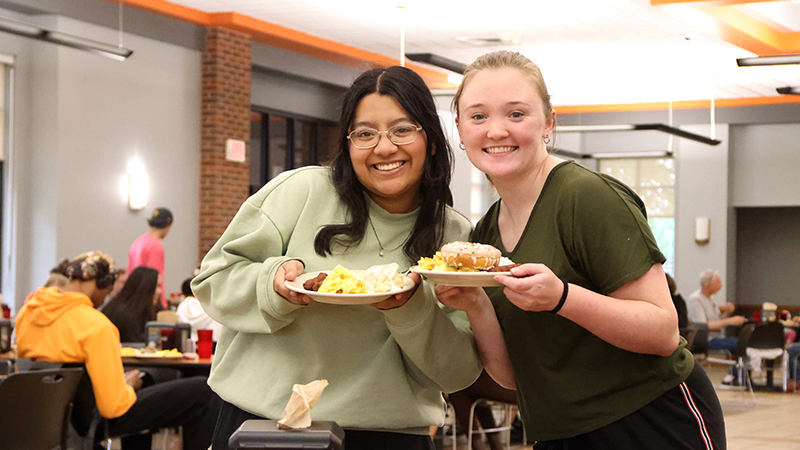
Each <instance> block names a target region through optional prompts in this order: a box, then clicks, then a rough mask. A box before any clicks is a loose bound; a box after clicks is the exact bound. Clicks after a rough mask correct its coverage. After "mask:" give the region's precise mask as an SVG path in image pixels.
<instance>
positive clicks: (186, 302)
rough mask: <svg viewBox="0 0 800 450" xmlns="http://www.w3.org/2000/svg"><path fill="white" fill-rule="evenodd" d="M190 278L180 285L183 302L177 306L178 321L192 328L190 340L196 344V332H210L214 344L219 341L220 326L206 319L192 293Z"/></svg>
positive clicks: (204, 312) (201, 307) (209, 318)
mask: <svg viewBox="0 0 800 450" xmlns="http://www.w3.org/2000/svg"><path fill="white" fill-rule="evenodd" d="M192 278H194V277H189V278H187V279H186V280H184V281H183V284H182V285H181V292H182V293H183V301H182V302H181V303H180V305H178V311H177V313H178V321H179V322H183V323H188V324H189V325H191V326H192V340H193V341H195V342H197V330H212V331H213V335H212V336H213V337H212V339H213V340H214V342H217V340H218V339H219V333H220V331H221V330H222V325H220V323H219V322H217V321H216V320H214V319H212V318H211V317H208V314H206V311H205V310H204V309H203V305H201V304H200V300H198V299H197V298H196V297H195V296H194V293H192Z"/></svg>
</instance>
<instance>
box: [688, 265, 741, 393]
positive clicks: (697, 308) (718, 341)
mask: <svg viewBox="0 0 800 450" xmlns="http://www.w3.org/2000/svg"><path fill="white" fill-rule="evenodd" d="M720 289H722V278H720V276H719V272H717V271H714V270H704V271H703V272H702V273H701V274H700V289H698V290H697V291H695V292H693V293H692V294H691V295H690V296H689V300H688V301H687V302H686V310H687V315H688V317H689V323H691V324H692V326H696V327H700V328H707V329H708V349H709V350H727V351H729V352H730V353H731V354H736V350H737V347H738V346H739V338H737V337H733V336H727V337H726V336H723V333H722V330H723V329H724V328H725V327H727V326H732V325H733V326H738V325H742V324H743V323H745V322H746V321H747V319H746V318H745V317H744V316H732V315H731V314H733V311H734V309H735V307H734V306H733V304H732V303H730V302H728V303H726V304H725V306H724V307H718V306H717V304H716V303H715V302H714V300H712V299H711V296H712V295H714V294H716V293H717V292H719V291H720ZM737 374H738V371H737V370H736V369H735V368H731V373H730V374H729V375H727V376H726V377H725V379H724V380H723V383H725V384H736V382H737Z"/></svg>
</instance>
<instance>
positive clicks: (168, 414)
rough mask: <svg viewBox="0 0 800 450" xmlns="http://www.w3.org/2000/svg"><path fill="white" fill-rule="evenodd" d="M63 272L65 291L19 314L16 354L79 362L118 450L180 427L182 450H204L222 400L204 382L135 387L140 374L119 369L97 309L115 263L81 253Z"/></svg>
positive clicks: (45, 292)
mask: <svg viewBox="0 0 800 450" xmlns="http://www.w3.org/2000/svg"><path fill="white" fill-rule="evenodd" d="M64 275H66V276H67V278H68V280H69V281H68V283H67V285H66V286H64V287H63V288H54V287H51V288H40V289H37V290H36V291H34V292H32V293H31V294H30V295H28V298H27V299H26V303H25V306H23V307H22V309H21V310H20V312H19V315H18V316H17V324H16V330H17V355H18V357H19V358H27V359H31V360H34V361H49V362H55V363H82V364H84V365H85V367H86V372H87V373H88V375H89V379H90V380H91V382H92V391H93V393H94V397H95V401H96V404H97V408H98V410H99V411H100V414H101V415H102V416H103V417H105V418H106V419H108V421H107V428H108V432H109V435H110V436H112V437H117V436H119V437H122V449H123V450H130V449H149V448H150V444H151V441H152V436H151V435H150V434H141V433H142V432H143V431H147V430H154V429H159V428H165V427H178V426H181V427H183V433H182V436H183V450H206V449H207V448H208V446H209V445H210V444H211V437H212V432H213V430H214V422H215V420H216V417H217V414H218V411H219V405H220V400H219V398H218V397H217V396H216V394H214V393H213V392H212V391H211V389H210V388H209V387H208V385H207V384H206V378H205V377H191V378H182V379H178V380H174V381H169V382H165V383H160V384H157V385H154V386H152V387H147V388H141V389H140V386H141V379H140V378H139V371H138V370H132V371H129V372H127V373H125V372H124V369H123V366H122V359H121V356H120V340H119V331H118V330H117V328H116V327H115V326H114V324H112V323H111V321H110V320H108V318H107V317H106V316H105V315H103V314H102V313H101V312H99V311H97V310H96V309H95V308H97V307H98V306H99V305H101V304H102V302H103V300H104V299H105V298H106V296H107V295H108V293H109V292H110V291H111V288H112V286H113V284H114V280H115V277H116V272H115V269H114V259H113V258H111V256H109V255H107V254H105V253H102V252H99V251H92V252H87V253H82V254H80V255H78V256H77V257H76V258H74V259H73V260H72V261H71V262H70V264H69V265H68V266H67V267H66V269H65V271H64ZM75 412H76V413H77V411H75Z"/></svg>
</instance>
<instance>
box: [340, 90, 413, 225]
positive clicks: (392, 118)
mask: <svg viewBox="0 0 800 450" xmlns="http://www.w3.org/2000/svg"><path fill="white" fill-rule="evenodd" d="M398 124H411V125H416V126H419V125H418V123H417V122H416V121H415V120H413V119H412V118H411V116H410V115H409V114H408V113H407V112H406V110H405V109H403V107H402V106H400V103H399V102H398V101H397V100H395V99H394V98H393V97H390V96H388V95H378V94H369V95H367V96H365V97H364V98H363V99H361V101H360V102H359V103H358V107H356V112H355V117H354V118H353V124H352V125H351V126H350V131H352V130H355V129H358V128H374V129H376V130H378V131H385V130H388V129H389V128H390V127H393V126H395V125H398ZM349 145H350V161H351V162H352V164H353V170H354V171H355V173H356V176H357V177H358V180H359V181H360V182H361V184H363V185H364V187H365V188H367V191H368V192H369V196H370V198H372V200H373V201H374V202H375V203H377V204H378V205H379V206H380V207H382V208H383V209H385V210H387V211H389V212H391V213H404V212H409V211H412V210H414V209H415V208H416V207H417V206H419V196H418V191H419V185H420V179H421V178H422V174H423V172H424V170H425V157H426V149H427V138H426V136H425V130H420V131H419V132H418V134H417V138H416V139H415V140H414V142H411V143H410V144H403V145H395V144H393V143H392V142H391V141H389V139H388V138H387V137H386V133H381V135H380V140H379V141H378V144H377V145H375V147H372V148H356V147H355V146H354V145H353V144H352V143H350V144H349Z"/></svg>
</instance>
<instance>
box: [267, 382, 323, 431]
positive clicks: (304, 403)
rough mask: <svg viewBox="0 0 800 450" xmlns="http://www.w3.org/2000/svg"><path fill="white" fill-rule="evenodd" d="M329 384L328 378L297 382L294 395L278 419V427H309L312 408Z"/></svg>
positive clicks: (289, 428)
mask: <svg viewBox="0 0 800 450" xmlns="http://www.w3.org/2000/svg"><path fill="white" fill-rule="evenodd" d="M327 385H328V380H315V381H312V382H311V383H308V384H295V385H294V386H292V396H291V397H290V398H289V403H287V404H286V409H284V410H283V417H282V418H281V420H279V421H278V428H280V429H282V430H291V429H293V428H308V427H310V426H311V408H313V407H314V406H315V405H316V404H317V401H319V397H320V395H322V390H323V389H325V387H326V386H327Z"/></svg>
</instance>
